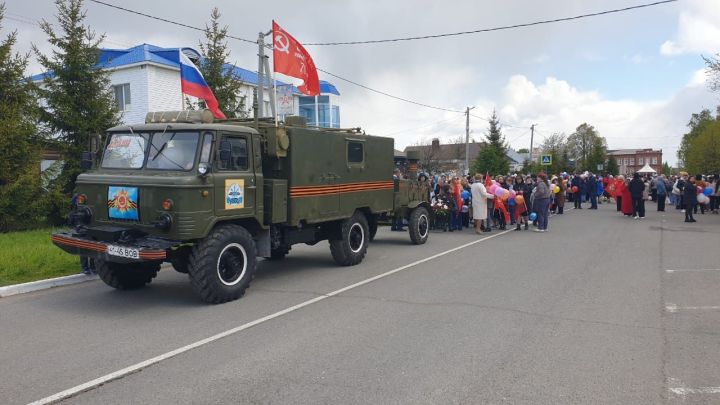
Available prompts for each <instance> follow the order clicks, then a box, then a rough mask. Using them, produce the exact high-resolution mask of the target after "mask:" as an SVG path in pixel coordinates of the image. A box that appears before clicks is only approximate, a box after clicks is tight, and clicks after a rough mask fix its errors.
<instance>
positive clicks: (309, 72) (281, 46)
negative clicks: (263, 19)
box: [273, 21, 320, 96]
mask: <svg viewBox="0 0 720 405" xmlns="http://www.w3.org/2000/svg"><path fill="white" fill-rule="evenodd" d="M273 65H274V69H275V71H276V72H278V73H282V74H285V75H288V76H291V77H295V78H298V79H302V80H303V81H304V83H303V84H302V86H300V87H298V90H300V91H301V92H302V93H303V94H305V95H308V96H316V95H318V94H320V79H318V74H317V68H316V67H315V62H313V60H312V58H311V57H310V54H309V53H308V51H306V50H305V48H304V47H303V46H302V44H300V42H298V41H297V40H296V39H295V38H293V37H292V35H290V34H288V33H287V32H286V31H285V30H284V29H282V28H281V27H280V26H279V25H278V24H277V23H276V22H275V21H273Z"/></svg>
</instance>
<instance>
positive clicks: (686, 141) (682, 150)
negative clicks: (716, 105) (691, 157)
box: [677, 108, 715, 167]
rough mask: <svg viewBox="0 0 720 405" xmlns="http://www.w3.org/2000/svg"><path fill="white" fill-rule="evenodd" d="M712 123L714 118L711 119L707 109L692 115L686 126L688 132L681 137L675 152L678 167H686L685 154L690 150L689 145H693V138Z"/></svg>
mask: <svg viewBox="0 0 720 405" xmlns="http://www.w3.org/2000/svg"><path fill="white" fill-rule="evenodd" d="M713 121H715V118H714V117H713V115H712V112H710V110H708V109H707V108H705V109H703V110H702V111H700V112H699V113H694V114H692V116H691V117H690V121H689V122H688V124H687V127H688V128H690V131H688V132H687V133H686V134H685V135H683V138H682V142H681V143H680V147H679V148H678V151H677V157H678V160H679V166H680V167H686V166H685V165H686V161H687V159H688V156H687V154H688V150H689V149H690V145H691V144H692V143H693V141H694V140H695V138H697V137H698V135H700V133H701V132H702V131H703V130H704V129H705V128H706V127H707V126H708V125H710V124H711V123H712V122H713Z"/></svg>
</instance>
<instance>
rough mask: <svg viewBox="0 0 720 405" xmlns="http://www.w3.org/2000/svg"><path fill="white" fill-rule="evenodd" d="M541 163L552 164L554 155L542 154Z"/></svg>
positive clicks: (544, 164)
mask: <svg viewBox="0 0 720 405" xmlns="http://www.w3.org/2000/svg"><path fill="white" fill-rule="evenodd" d="M540 164H541V165H543V166H550V165H552V155H540Z"/></svg>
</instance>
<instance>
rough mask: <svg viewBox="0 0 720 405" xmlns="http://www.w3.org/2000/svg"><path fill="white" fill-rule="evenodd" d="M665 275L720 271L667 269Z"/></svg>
mask: <svg viewBox="0 0 720 405" xmlns="http://www.w3.org/2000/svg"><path fill="white" fill-rule="evenodd" d="M665 271H666V272H667V273H669V274H672V273H693V272H710V271H720V269H668V270H665Z"/></svg>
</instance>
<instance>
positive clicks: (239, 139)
mask: <svg viewBox="0 0 720 405" xmlns="http://www.w3.org/2000/svg"><path fill="white" fill-rule="evenodd" d="M220 142H229V143H230V148H231V154H230V160H227V161H222V160H220V159H219V154H218V156H217V157H218V160H217V162H216V167H217V168H218V170H216V171H215V173H214V178H215V212H216V214H217V215H218V216H242V217H249V216H254V215H255V208H256V201H257V200H256V197H257V184H256V178H255V170H254V169H255V165H254V163H253V161H252V159H253V153H252V137H251V135H250V134H230V133H221V134H220Z"/></svg>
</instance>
